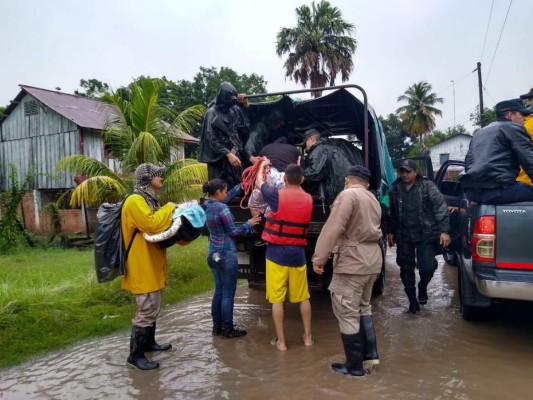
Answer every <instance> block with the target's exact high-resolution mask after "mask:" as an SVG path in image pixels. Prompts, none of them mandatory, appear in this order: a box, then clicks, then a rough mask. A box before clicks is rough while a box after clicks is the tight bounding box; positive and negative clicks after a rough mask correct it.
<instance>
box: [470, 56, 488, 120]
mask: <svg viewBox="0 0 533 400" xmlns="http://www.w3.org/2000/svg"><path fill="white" fill-rule="evenodd" d="M476 70H477V81H478V85H479V123H480V127H481V128H483V126H485V123H484V119H485V118H484V113H483V111H484V107H483V85H482V83H481V63H480V62H478V63H477V68H476V69H475V70H474V71H476ZM474 71H472V72H474Z"/></svg>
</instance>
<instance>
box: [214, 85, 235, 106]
mask: <svg viewBox="0 0 533 400" xmlns="http://www.w3.org/2000/svg"><path fill="white" fill-rule="evenodd" d="M238 94H239V93H238V92H237V89H235V86H233V85H232V84H231V83H229V82H222V83H221V84H220V86H219V87H218V90H217V97H216V98H215V104H216V105H217V106H227V107H231V106H232V105H234V104H235V102H236V101H237V95H238Z"/></svg>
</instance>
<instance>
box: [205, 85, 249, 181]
mask: <svg viewBox="0 0 533 400" xmlns="http://www.w3.org/2000/svg"><path fill="white" fill-rule="evenodd" d="M237 103H240V105H238V104H237ZM241 105H242V107H241ZM248 106H249V103H248V100H247V99H246V97H245V95H244V94H238V93H237V89H235V87H234V86H233V85H232V84H231V83H229V82H222V83H221V84H220V86H219V88H218V90H217V95H216V99H215V104H214V105H213V106H211V107H209V109H208V110H207V111H206V113H205V116H204V121H203V123H202V130H201V132H200V148H199V151H198V161H200V162H203V163H206V164H207V176H208V179H209V180H212V179H215V178H220V179H223V180H225V181H226V182H227V183H228V185H229V187H233V186H235V185H236V184H237V183H240V182H241V175H242V162H243V160H244V159H245V155H244V149H243V143H244V142H245V141H246V140H247V137H248V133H249V125H250V124H249V121H248V117H247V116H246V114H245V112H244V109H243V107H244V108H248Z"/></svg>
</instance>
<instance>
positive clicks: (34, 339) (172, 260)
mask: <svg viewBox="0 0 533 400" xmlns="http://www.w3.org/2000/svg"><path fill="white" fill-rule="evenodd" d="M167 254H168V265H169V272H168V277H167V284H168V285H167V288H166V289H165V291H164V294H163V311H162V313H164V312H165V310H164V307H165V306H167V305H169V304H174V303H176V302H178V301H180V300H183V299H186V298H188V297H190V296H192V295H194V294H197V293H201V292H205V291H207V290H210V289H212V288H213V279H212V276H211V272H210V270H209V268H208V267H207V263H206V261H205V260H206V254H207V238H205V237H200V238H199V239H197V240H196V241H194V242H193V243H191V244H190V245H189V246H185V247H182V246H173V247H171V248H170V249H169V250H168V253H167ZM120 281H121V279H120V278H117V279H115V280H114V281H112V282H108V283H98V282H97V280H96V274H95V269H94V262H93V251H92V249H89V250H76V249H60V248H48V249H43V248H40V249H30V250H24V251H21V252H18V253H14V254H10V255H4V256H0V369H2V368H6V367H9V366H12V365H15V364H18V363H21V362H23V361H25V360H28V359H29V358H30V357H33V356H35V355H38V354H41V353H44V352H47V351H51V350H57V349H60V348H62V347H64V346H67V345H70V344H72V343H75V342H77V341H80V340H83V339H87V338H90V337H95V336H102V335H107V334H110V333H112V332H115V331H117V330H122V329H127V328H128V327H129V326H130V325H131V318H132V317H133V314H134V313H135V309H136V306H135V299H134V296H133V295H132V294H131V293H129V292H126V291H124V290H121V289H120Z"/></svg>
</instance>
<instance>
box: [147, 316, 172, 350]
mask: <svg viewBox="0 0 533 400" xmlns="http://www.w3.org/2000/svg"><path fill="white" fill-rule="evenodd" d="M155 329H156V325H155V322H154V323H153V324H152V327H151V328H150V335H149V336H148V343H147V344H146V351H167V350H170V349H171V348H172V345H171V344H170V343H163V344H157V343H156V341H155Z"/></svg>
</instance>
